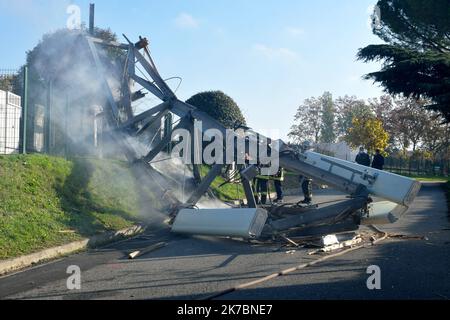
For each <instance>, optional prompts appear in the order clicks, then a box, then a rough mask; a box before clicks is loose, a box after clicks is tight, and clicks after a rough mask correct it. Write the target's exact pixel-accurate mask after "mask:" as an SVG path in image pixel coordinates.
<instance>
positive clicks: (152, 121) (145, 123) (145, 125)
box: [136, 110, 169, 135]
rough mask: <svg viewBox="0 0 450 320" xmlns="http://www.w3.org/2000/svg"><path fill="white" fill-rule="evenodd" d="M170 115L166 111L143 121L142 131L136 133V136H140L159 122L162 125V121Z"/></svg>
mask: <svg viewBox="0 0 450 320" xmlns="http://www.w3.org/2000/svg"><path fill="white" fill-rule="evenodd" d="M168 113H169V110H164V111H161V112H160V113H158V114H157V115H155V116H153V117H151V118H148V119H147V120H145V121H143V126H142V128H141V129H139V131H138V132H136V135H140V134H141V133H143V132H144V131H145V130H147V129H148V128H149V127H151V126H152V125H153V124H155V123H157V122H158V121H159V122H160V123H161V121H162V119H163V118H164V117H165V116H166V115H167V114H168Z"/></svg>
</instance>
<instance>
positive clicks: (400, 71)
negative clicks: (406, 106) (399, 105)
mask: <svg viewBox="0 0 450 320" xmlns="http://www.w3.org/2000/svg"><path fill="white" fill-rule="evenodd" d="M377 8H378V9H377V12H379V14H380V16H379V20H380V21H379V22H380V23H379V24H374V29H373V31H374V33H375V34H376V35H378V36H379V37H380V38H381V39H382V40H384V41H385V42H386V44H381V45H370V46H367V47H366V48H363V49H361V50H360V51H359V53H358V58H359V59H360V60H363V61H365V62H369V61H383V62H384V64H383V67H382V69H381V70H380V71H378V72H373V73H370V74H368V75H366V79H373V80H374V81H375V82H379V83H381V85H382V86H383V87H384V88H385V90H386V91H387V92H388V93H390V94H403V95H405V96H407V97H409V96H413V97H414V98H416V99H418V98H421V97H423V98H428V99H431V101H432V103H430V104H427V105H426V107H427V108H429V109H431V110H435V111H438V112H440V113H441V114H442V115H443V116H444V117H445V119H446V121H447V122H450V24H449V21H450V1H448V0H433V1H429V0H379V1H378V3H377Z"/></svg>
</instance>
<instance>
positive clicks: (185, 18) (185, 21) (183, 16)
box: [175, 12, 200, 29]
mask: <svg viewBox="0 0 450 320" xmlns="http://www.w3.org/2000/svg"><path fill="white" fill-rule="evenodd" d="M175 25H176V26H177V27H178V28H180V29H196V28H198V27H199V25H200V23H199V22H198V20H196V19H195V18H194V17H193V16H191V15H190V14H188V13H185V12H183V13H180V14H179V15H178V17H176V18H175Z"/></svg>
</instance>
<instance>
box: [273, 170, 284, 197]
mask: <svg viewBox="0 0 450 320" xmlns="http://www.w3.org/2000/svg"><path fill="white" fill-rule="evenodd" d="M283 181H284V169H283V168H280V169H279V170H278V173H277V174H276V175H275V176H273V184H274V185H275V190H276V192H277V199H276V200H275V202H276V203H283V198H284V197H283Z"/></svg>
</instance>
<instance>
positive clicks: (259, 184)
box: [254, 168, 284, 205]
mask: <svg viewBox="0 0 450 320" xmlns="http://www.w3.org/2000/svg"><path fill="white" fill-rule="evenodd" d="M270 180H273V182H274V185H275V190H276V192H277V200H276V202H281V201H283V187H282V182H283V181H284V169H283V168H280V169H279V170H278V173H277V174H276V175H275V176H262V175H260V176H257V177H256V179H255V182H254V184H255V185H256V194H255V200H256V203H260V204H263V205H264V204H267V196H268V192H269V181H270Z"/></svg>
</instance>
